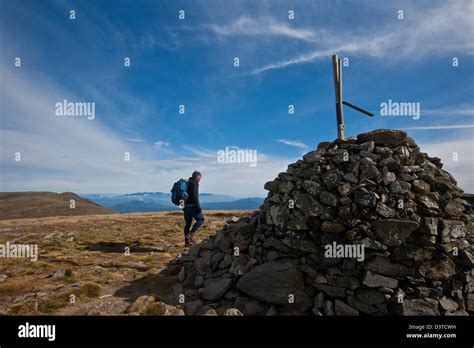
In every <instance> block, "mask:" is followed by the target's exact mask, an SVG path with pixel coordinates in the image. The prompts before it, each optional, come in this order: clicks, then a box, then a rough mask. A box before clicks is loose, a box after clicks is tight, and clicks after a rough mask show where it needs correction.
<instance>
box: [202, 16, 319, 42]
mask: <svg viewBox="0 0 474 348" xmlns="http://www.w3.org/2000/svg"><path fill="white" fill-rule="evenodd" d="M204 28H207V29H209V30H211V31H212V32H213V33H214V34H216V35H219V36H226V37H234V36H267V35H268V36H280V37H281V36H283V37H288V38H291V39H297V40H304V41H310V42H315V41H316V40H317V39H318V38H319V35H317V34H316V33H315V32H314V31H313V30H311V29H306V28H292V27H291V26H288V25H287V24H285V23H281V22H278V21H276V20H275V19H274V18H271V17H262V18H259V19H253V18H249V17H247V16H241V17H240V18H238V19H237V20H236V21H235V22H233V23H230V24H226V25H217V24H205V25H204Z"/></svg>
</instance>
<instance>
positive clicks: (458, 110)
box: [423, 105, 474, 117]
mask: <svg viewBox="0 0 474 348" xmlns="http://www.w3.org/2000/svg"><path fill="white" fill-rule="evenodd" d="M423 115H427V116H450V117H451V116H474V106H472V105H460V106H457V107H446V108H439V109H426V110H423Z"/></svg>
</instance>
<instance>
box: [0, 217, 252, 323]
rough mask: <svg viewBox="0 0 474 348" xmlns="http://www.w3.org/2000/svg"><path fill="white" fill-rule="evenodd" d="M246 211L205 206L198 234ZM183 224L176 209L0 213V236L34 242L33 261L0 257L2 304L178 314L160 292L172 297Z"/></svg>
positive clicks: (53, 311)
mask: <svg viewBox="0 0 474 348" xmlns="http://www.w3.org/2000/svg"><path fill="white" fill-rule="evenodd" d="M245 213H246V212H245V211H207V212H206V218H207V220H206V223H205V225H204V227H203V229H202V230H201V231H200V233H199V234H198V235H197V238H198V240H200V241H202V240H204V239H206V238H207V237H208V236H210V235H213V234H215V233H216V231H217V230H219V229H221V228H222V227H223V226H224V225H225V224H226V221H227V220H229V219H231V218H234V220H235V219H237V217H241V216H243V215H244V214H245ZM182 225H183V222H182V214H181V213H179V212H169V213H166V212H161V213H137V214H124V215H118V214H113V215H90V216H71V217H49V218H41V219H21V220H3V221H0V244H5V243H6V242H10V243H16V244H38V248H39V259H38V260H37V261H30V260H27V259H18V258H0V312H1V313H2V314H6V315H44V314H50V315H122V314H158V315H160V314H181V313H182V311H180V309H179V308H180V306H177V308H176V307H171V306H167V305H165V304H164V303H163V302H160V300H162V301H164V302H170V299H169V298H168V297H169V295H170V294H171V287H172V286H173V285H174V284H175V282H176V280H175V279H174V277H173V276H171V274H170V273H169V272H168V271H167V268H166V265H167V264H168V262H169V261H170V260H173V259H175V258H176V257H177V256H178V255H180V254H181V253H183V252H184V251H186V250H187V248H184V245H183V238H182ZM127 247H129V250H130V254H129V255H128V254H127V255H126V253H125V252H126V251H127V250H128V249H126V248H127ZM137 299H138V300H137ZM150 302H151V303H150Z"/></svg>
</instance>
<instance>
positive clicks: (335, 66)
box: [332, 54, 374, 140]
mask: <svg viewBox="0 0 474 348" xmlns="http://www.w3.org/2000/svg"><path fill="white" fill-rule="evenodd" d="M332 71H333V76H334V91H335V94H336V116H337V138H338V139H341V140H345V139H346V135H345V131H344V114H343V112H342V104H344V105H346V106H348V107H350V108H353V109H354V110H357V111H359V112H362V113H363V114H365V115H367V116H370V117H372V116H374V114H373V113H371V112H368V111H365V110H364V109H361V108H359V107H357V106H355V105H353V104H351V103H349V102H346V101H343V100H342V66H341V60H340V59H339V58H338V57H337V55H336V54H335V55H333V56H332Z"/></svg>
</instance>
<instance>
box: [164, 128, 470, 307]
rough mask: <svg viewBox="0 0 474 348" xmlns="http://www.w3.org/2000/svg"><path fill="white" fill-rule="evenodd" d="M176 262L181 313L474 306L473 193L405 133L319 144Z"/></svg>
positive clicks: (367, 135)
mask: <svg viewBox="0 0 474 348" xmlns="http://www.w3.org/2000/svg"><path fill="white" fill-rule="evenodd" d="M265 189H266V190H268V191H269V194H268V197H267V198H266V199H265V201H264V203H263V205H262V206H261V207H260V209H259V210H258V211H255V212H253V213H252V214H250V215H249V216H246V217H244V218H241V219H239V220H237V219H234V220H233V221H230V222H229V224H228V225H226V226H225V228H224V229H223V230H221V231H219V232H218V233H217V234H216V235H215V236H213V237H211V238H209V239H207V240H205V241H203V242H202V243H200V244H197V245H195V246H193V247H192V248H190V250H189V252H188V253H187V254H184V255H182V256H181V257H180V258H178V259H176V260H173V261H172V262H171V263H170V268H172V269H174V271H173V273H174V274H175V275H176V278H177V283H176V285H175V286H174V288H173V299H174V301H175V304H179V303H181V304H184V312H185V313H186V315H203V314H207V315H242V314H243V315H305V314H310V315H311V314H313V315H318V316H321V315H324V316H331V315H367V314H368V315H469V314H471V315H472V314H474V271H473V264H474V257H473V251H474V250H473V249H474V248H473V237H474V235H473V233H472V226H473V223H472V215H471V213H472V206H471V202H472V196H471V195H469V194H464V193H463V191H462V190H461V189H460V188H458V187H457V186H456V181H455V179H454V178H453V177H452V176H451V175H450V174H449V173H447V172H446V171H444V170H443V169H442V163H441V161H440V159H439V158H432V157H429V156H428V155H427V154H425V153H422V152H420V149H419V147H418V146H417V145H416V143H415V142H414V140H413V139H411V138H409V137H407V134H406V133H405V132H403V131H398V130H376V131H372V132H369V133H364V134H360V135H358V136H357V137H356V138H349V139H347V140H345V141H341V140H336V141H334V142H323V143H320V144H319V145H318V148H317V150H315V151H311V152H309V153H307V154H306V155H304V156H303V159H302V160H298V161H297V162H296V163H293V164H290V165H289V166H288V170H287V171H286V172H285V173H280V174H279V175H278V177H277V178H276V179H275V180H273V181H270V182H267V183H266V184H265Z"/></svg>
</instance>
